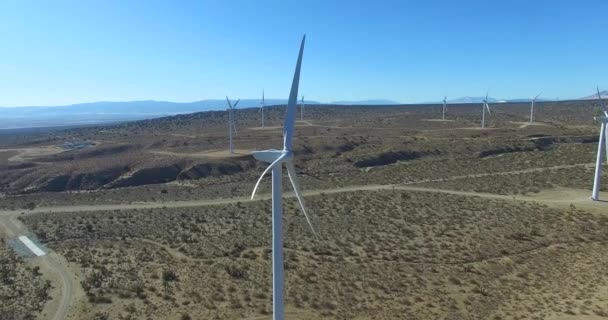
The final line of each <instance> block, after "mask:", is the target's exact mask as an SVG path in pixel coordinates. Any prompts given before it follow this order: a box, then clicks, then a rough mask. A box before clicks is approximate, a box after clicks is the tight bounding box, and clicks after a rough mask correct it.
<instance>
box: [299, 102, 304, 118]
mask: <svg viewBox="0 0 608 320" xmlns="http://www.w3.org/2000/svg"><path fill="white" fill-rule="evenodd" d="M300 120H302V121H304V96H302V102H301V103H300Z"/></svg>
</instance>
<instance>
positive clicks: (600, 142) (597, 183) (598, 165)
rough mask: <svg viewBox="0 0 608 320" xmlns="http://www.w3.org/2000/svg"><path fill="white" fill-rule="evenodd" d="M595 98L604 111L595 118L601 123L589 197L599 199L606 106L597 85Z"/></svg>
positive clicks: (606, 148)
mask: <svg viewBox="0 0 608 320" xmlns="http://www.w3.org/2000/svg"><path fill="white" fill-rule="evenodd" d="M597 98H598V99H599V101H600V104H601V106H602V109H603V111H604V116H603V117H596V118H595V120H597V121H599V122H600V123H601V129H600V138H599V140H598V147H597V160H596V162H595V176H594V177H593V191H592V193H591V199H592V200H594V201H598V200H599V199H600V182H601V179H602V163H604V160H608V108H607V107H606V105H605V104H604V100H603V99H602V95H601V93H600V88H599V87H598V88H597ZM604 153H606V155H605V156H606V159H604Z"/></svg>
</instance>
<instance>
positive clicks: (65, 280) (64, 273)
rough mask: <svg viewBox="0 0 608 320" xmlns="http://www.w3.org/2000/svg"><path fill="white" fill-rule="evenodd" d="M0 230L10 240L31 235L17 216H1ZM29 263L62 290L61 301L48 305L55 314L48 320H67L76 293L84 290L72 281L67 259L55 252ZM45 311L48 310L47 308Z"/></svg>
mask: <svg viewBox="0 0 608 320" xmlns="http://www.w3.org/2000/svg"><path fill="white" fill-rule="evenodd" d="M0 228H2V229H3V230H4V231H5V234H6V235H7V236H8V237H9V238H16V237H18V236H21V235H25V234H28V233H29V232H28V230H27V228H26V227H25V226H24V225H23V224H22V223H21V222H20V221H19V220H17V217H16V216H15V215H0ZM28 262H29V263H32V264H35V265H37V266H39V267H40V271H41V272H42V274H45V275H47V276H49V278H51V279H52V280H51V281H52V282H53V284H54V285H55V286H59V287H60V288H61V289H60V291H61V298H60V300H59V301H51V302H50V303H47V305H49V307H50V308H52V309H53V310H49V311H48V312H49V313H51V314H53V316H52V317H50V318H48V319H52V320H63V319H66V317H67V314H68V312H69V309H70V306H71V305H72V303H73V301H74V300H75V299H74V292H79V291H82V290H81V289H80V287H78V284H77V283H74V281H72V278H71V276H70V275H71V272H70V271H69V270H68V268H67V267H66V266H65V259H64V258H63V257H61V256H59V255H57V254H56V253H54V252H49V253H48V254H47V255H45V256H42V257H36V258H33V259H32V260H30V261H28ZM45 309H47V308H46V307H45Z"/></svg>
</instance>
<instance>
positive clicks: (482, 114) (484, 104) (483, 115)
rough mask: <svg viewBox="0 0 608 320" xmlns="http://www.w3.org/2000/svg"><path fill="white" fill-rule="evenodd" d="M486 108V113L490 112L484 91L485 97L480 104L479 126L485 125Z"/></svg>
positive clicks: (483, 126)
mask: <svg viewBox="0 0 608 320" xmlns="http://www.w3.org/2000/svg"><path fill="white" fill-rule="evenodd" d="M486 109H488V114H492V112H491V111H490V105H488V93H486V97H485V99H483V105H482V106H481V128H482V129H483V128H485V127H486Z"/></svg>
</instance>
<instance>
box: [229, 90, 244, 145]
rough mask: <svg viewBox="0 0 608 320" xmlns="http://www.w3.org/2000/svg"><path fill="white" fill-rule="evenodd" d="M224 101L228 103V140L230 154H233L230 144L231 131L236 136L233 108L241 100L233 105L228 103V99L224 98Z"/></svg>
mask: <svg viewBox="0 0 608 320" xmlns="http://www.w3.org/2000/svg"><path fill="white" fill-rule="evenodd" d="M226 101H228V139H229V141H230V146H229V150H230V153H234V145H233V144H232V131H234V134H235V135H236V126H235V125H234V108H236V106H237V105H238V104H239V101H241V99H238V100H237V101H236V103H234V105H232V103H230V99H228V96H226Z"/></svg>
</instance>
